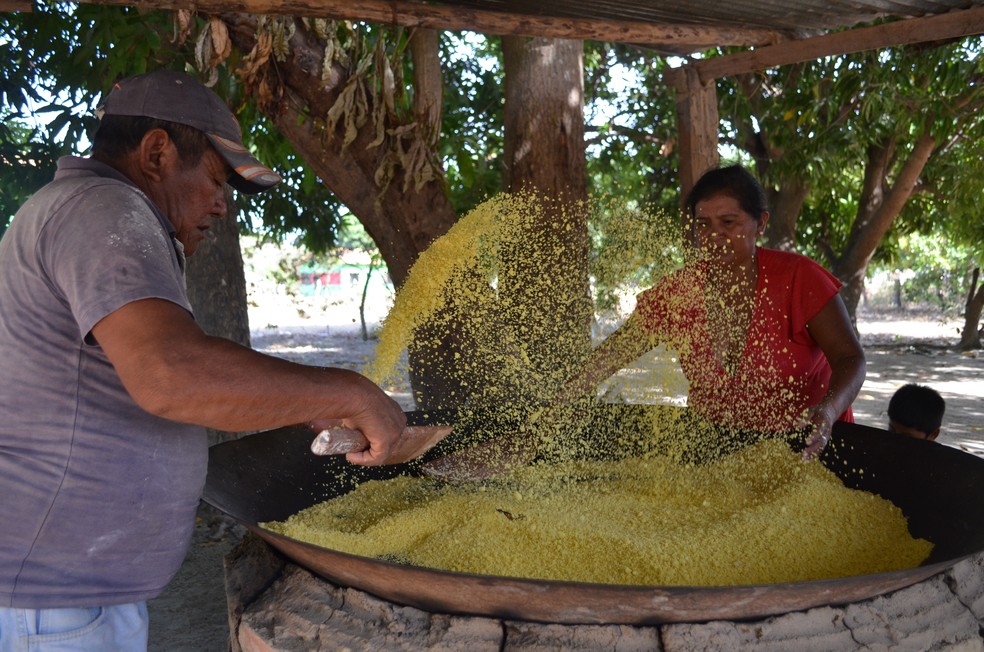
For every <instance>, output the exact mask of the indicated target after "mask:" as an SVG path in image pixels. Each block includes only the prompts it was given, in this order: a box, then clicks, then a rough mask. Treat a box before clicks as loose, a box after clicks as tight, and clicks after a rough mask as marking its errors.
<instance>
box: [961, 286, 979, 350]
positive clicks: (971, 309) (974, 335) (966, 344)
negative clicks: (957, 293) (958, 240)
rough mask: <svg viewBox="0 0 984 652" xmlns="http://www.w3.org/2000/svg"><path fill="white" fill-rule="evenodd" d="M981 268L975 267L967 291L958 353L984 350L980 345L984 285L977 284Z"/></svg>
mask: <svg viewBox="0 0 984 652" xmlns="http://www.w3.org/2000/svg"><path fill="white" fill-rule="evenodd" d="M980 278H981V268H980V267H975V268H974V272H973V274H972V276H971V280H970V288H969V289H968V291H967V303H966V304H965V308H964V325H963V330H962V331H961V333H960V342H959V343H958V344H957V350H958V351H970V350H973V349H980V348H984V346H982V345H981V314H982V313H984V283H979V281H980Z"/></svg>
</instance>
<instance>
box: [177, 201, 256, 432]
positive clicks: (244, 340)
mask: <svg viewBox="0 0 984 652" xmlns="http://www.w3.org/2000/svg"><path fill="white" fill-rule="evenodd" d="M228 205H229V206H232V205H233V204H232V202H231V201H230V202H228ZM205 235H206V237H205V240H203V241H202V243H201V244H200V245H199V247H198V250H197V251H196V252H195V255H194V256H190V257H189V258H188V264H187V266H186V272H185V280H186V283H187V285H188V299H189V301H191V307H192V309H193V310H194V312H195V320H196V321H197V322H198V324H199V326H201V327H202V329H203V330H204V331H205V332H206V333H208V334H209V335H214V336H216V337H224V338H226V339H228V340H232V341H233V342H236V343H238V344H242V345H243V346H249V345H250V339H249V314H248V312H247V309H246V277H245V274H244V272H243V256H242V250H241V249H240V247H239V227H238V225H237V224H236V217H235V215H229V216H228V217H226V218H225V219H222V220H214V221H213V223H212V228H211V229H209V230H208V231H207V232H206V234H205ZM236 437H237V434H236V433H230V432H222V431H218V430H211V429H210V430H209V431H208V438H209V445H211V444H217V443H220V442H223V441H228V440H230V439H235V438H236Z"/></svg>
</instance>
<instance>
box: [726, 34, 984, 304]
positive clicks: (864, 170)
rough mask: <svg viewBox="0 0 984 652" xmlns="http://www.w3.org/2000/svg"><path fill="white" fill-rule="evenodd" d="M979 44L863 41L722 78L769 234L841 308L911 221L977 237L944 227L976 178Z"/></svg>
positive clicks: (912, 226)
mask: <svg viewBox="0 0 984 652" xmlns="http://www.w3.org/2000/svg"><path fill="white" fill-rule="evenodd" d="M980 45H981V40H980V39H979V38H974V39H967V40H962V41H957V42H953V43H946V44H932V45H930V46H924V47H906V48H895V49H891V50H885V51H871V52H863V53H860V54H856V55H850V56H844V57H829V58H826V59H822V60H819V61H815V62H810V63H804V64H796V65H792V66H784V67H781V68H777V69H774V70H769V71H766V72H762V73H755V74H746V75H740V76H738V77H736V78H735V79H734V80H724V81H722V82H721V87H722V93H721V96H722V100H721V113H722V116H723V117H724V119H725V121H726V125H727V126H728V127H730V129H729V132H728V135H729V139H730V142H731V143H732V144H733V145H734V146H735V147H737V148H739V149H740V150H742V151H743V152H744V153H746V155H747V156H749V157H750V158H751V160H752V161H753V162H754V165H755V167H756V170H757V171H758V173H759V175H760V176H761V177H762V178H763V179H764V180H765V181H766V182H767V185H768V187H769V191H770V195H771V197H770V199H771V203H772V206H773V215H772V219H771V220H770V222H769V228H768V231H767V234H766V235H767V239H768V242H769V244H770V245H772V246H777V247H780V248H792V247H793V246H797V245H798V246H800V247H802V248H804V249H806V250H807V251H808V252H809V253H811V254H812V255H814V256H815V257H817V258H819V259H821V260H824V261H826V262H827V264H828V265H829V267H830V268H831V271H833V272H834V274H835V275H836V276H837V277H838V278H840V279H841V281H843V282H844V284H845V287H844V289H843V290H842V294H843V296H844V299H845V303H846V305H847V307H848V310H849V312H850V313H851V315H852V317H853V316H854V315H855V314H856V310H857V306H858V302H859V300H860V297H861V294H862V291H863V287H864V279H865V275H866V271H867V269H868V264H869V262H870V261H871V260H872V259H873V258H874V257H875V256H876V254H878V252H879V247H881V246H882V245H883V243H885V244H886V245H887V247H885V248H883V250H885V249H889V248H891V247H892V243H893V242H895V239H896V238H897V237H898V235H899V234H902V233H906V232H912V231H919V232H922V233H927V234H929V233H937V234H942V233H948V234H951V237H958V238H961V239H960V240H959V242H960V243H961V244H963V243H966V244H969V245H972V244H974V243H979V242H980V238H979V236H975V235H974V234H973V233H972V232H971V231H970V230H969V229H956V230H955V229H954V227H955V226H956V224H957V223H961V224H965V223H967V222H968V220H969V221H971V222H976V221H978V220H974V219H973V218H971V217H970V215H971V212H972V211H973V210H974V209H975V208H976V203H977V202H978V201H979V200H978V199H975V198H976V197H979V196H980V193H981V190H982V184H984V175H982V173H984V169H982V165H984V164H982V161H981V158H980V156H979V155H976V154H973V153H972V151H973V150H974V149H976V148H977V145H978V143H980V142H981V138H982V137H984V117H982V113H981V107H982V104H984V87H982V85H981V81H982V80H984V67H982V66H984V62H982V59H981V57H980ZM896 225H901V226H899V227H898V228H893V227H895V226H896ZM975 238H976V239H975Z"/></svg>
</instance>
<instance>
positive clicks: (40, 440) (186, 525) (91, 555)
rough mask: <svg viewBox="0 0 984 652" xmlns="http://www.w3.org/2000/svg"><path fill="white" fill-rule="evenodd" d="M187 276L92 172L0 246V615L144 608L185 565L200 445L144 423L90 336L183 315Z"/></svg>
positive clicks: (158, 218) (80, 174)
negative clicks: (128, 312)
mask: <svg viewBox="0 0 984 652" xmlns="http://www.w3.org/2000/svg"><path fill="white" fill-rule="evenodd" d="M183 267H184V257H183V254H182V252H181V248H180V245H179V244H178V243H177V241H175V240H174V238H173V228H172V227H171V226H170V223H169V222H168V221H167V219H166V218H165V217H164V216H163V215H162V214H161V213H160V211H159V210H158V209H157V208H156V207H154V205H153V204H152V203H151V202H150V200H149V199H148V198H147V197H146V196H145V195H144V194H143V193H142V192H141V191H140V190H139V189H137V188H136V186H134V185H133V184H132V183H130V182H129V181H128V180H127V179H126V178H125V177H123V176H122V175H121V174H119V173H118V172H116V171H115V170H113V169H112V168H110V167H109V166H106V165H103V164H101V163H98V162H96V161H92V160H89V159H81V158H75V157H68V158H63V159H61V160H60V161H59V162H58V172H57V174H56V175H55V179H54V181H52V182H51V183H50V184H48V185H47V186H45V187H44V188H42V189H41V190H39V191H38V192H37V193H36V194H35V195H34V196H33V197H32V198H31V199H30V200H29V201H28V202H27V203H26V204H24V206H23V207H22V208H21V210H20V211H19V212H18V213H17V215H16V216H15V217H14V220H13V222H12V223H11V225H10V227H9V228H8V230H7V232H6V234H5V235H4V236H3V238H2V239H0V606H8V607H21V608H55V607H79V606H99V605H110V604H119V603H126V602H136V601H141V600H146V599H149V598H152V597H154V596H156V595H157V594H159V593H160V592H161V590H162V589H163V588H164V586H165V585H166V584H167V583H168V581H170V579H171V578H172V577H173V576H174V573H175V572H177V570H178V567H179V566H180V565H181V562H182V560H183V559H184V555H185V553H186V551H187V548H188V545H189V543H190V540H191V533H192V529H193V527H194V515H195V511H196V509H197V505H198V499H199V497H200V495H201V490H202V486H203V484H204V481H205V470H206V465H207V458H208V454H207V453H208V451H207V442H206V435H205V431H204V429H203V428H201V427H198V426H191V425H188V424H182V423H177V422H174V421H168V420H166V419H162V418H159V417H156V416H153V415H151V414H149V413H148V412H145V411H144V410H143V409H141V408H140V407H139V406H138V405H137V404H136V403H135V402H134V401H133V399H132V398H131V397H130V395H129V394H128V393H127V392H126V390H125V389H124V387H123V385H122V383H121V382H120V379H119V377H118V376H117V375H116V372H115V370H114V369H113V366H112V365H111V364H110V363H109V361H108V359H107V358H106V356H105V354H104V353H103V351H102V348H101V347H100V346H98V343H96V342H94V341H93V339H92V337H91V334H90V331H91V329H92V327H93V326H94V325H95V324H96V323H98V322H99V321H100V320H101V319H102V318H103V317H105V316H106V315H109V314H110V313H112V312H114V311H115V310H117V309H119V308H121V307H122V306H124V305H126V304H127V303H130V302H132V301H137V300H140V299H146V298H159V299H164V300H167V301H171V302H174V303H175V304H177V305H179V306H181V307H182V308H184V309H186V310H188V311H189V312H190V311H191V306H190V305H189V303H188V298H187V293H186V290H185V285H184V273H183ZM188 381H189V382H193V379H191V378H189V379H188Z"/></svg>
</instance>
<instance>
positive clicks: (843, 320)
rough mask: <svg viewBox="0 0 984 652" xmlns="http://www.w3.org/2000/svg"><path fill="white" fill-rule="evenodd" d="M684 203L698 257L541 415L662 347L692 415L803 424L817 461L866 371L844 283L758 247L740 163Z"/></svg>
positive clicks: (466, 462)
mask: <svg viewBox="0 0 984 652" xmlns="http://www.w3.org/2000/svg"><path fill="white" fill-rule="evenodd" d="M687 210H688V213H689V214H690V217H691V218H692V219H693V226H694V231H693V237H694V244H696V246H697V250H698V251H697V253H698V256H697V257H698V258H699V260H698V261H696V262H694V263H691V264H688V265H686V266H685V267H684V268H683V269H681V270H679V271H677V272H675V273H673V274H670V275H669V276H668V277H666V278H665V279H663V280H662V281H661V282H660V283H659V284H657V285H656V286H654V287H653V288H651V289H649V290H646V291H645V292H643V293H641V294H640V295H639V297H638V300H637V302H636V309H635V311H634V312H633V313H632V314H631V315H630V316H629V318H628V319H627V320H626V321H625V323H624V324H622V326H621V327H619V329H618V330H616V331H615V332H614V333H612V334H611V335H610V336H609V337H608V338H607V339H606V340H605V341H604V342H603V343H602V344H601V345H600V346H599V347H598V348H596V349H595V350H594V351H593V352H592V353H591V355H590V356H589V359H588V361H587V364H585V365H584V367H583V368H582V369H581V371H580V372H579V373H578V374H576V375H575V377H574V378H573V379H572V380H570V381H569V382H568V383H566V384H565V385H564V387H563V389H562V390H561V391H560V392H559V393H558V395H557V396H555V398H554V399H553V400H552V401H551V407H550V408H548V409H547V410H546V412H545V413H541V414H539V415H538V416H537V418H536V420H537V421H538V422H540V423H551V422H555V421H557V420H558V417H557V414H552V415H550V416H546V415H547V414H549V413H552V412H555V411H556V410H558V409H560V408H561V406H563V405H565V404H568V403H570V402H571V401H573V400H575V399H578V398H580V397H582V396H584V395H586V394H589V393H592V392H593V391H594V390H595V388H596V387H597V386H598V384H599V383H601V382H602V381H603V380H605V379H606V378H608V377H609V376H611V375H612V374H613V373H615V372H616V371H618V370H619V369H622V368H623V367H625V366H626V365H628V364H630V363H631V362H632V361H634V360H636V359H638V358H639V357H640V356H641V355H643V354H644V353H646V352H647V351H649V350H651V349H653V348H655V347H656V346H657V345H658V344H660V343H665V344H666V345H667V346H668V347H670V348H672V349H674V350H676V351H677V354H678V355H679V358H680V365H681V367H682V368H683V372H684V374H685V375H686V376H687V380H688V381H689V385H690V389H689V395H688V400H687V406H688V412H689V413H692V414H694V415H696V416H698V417H701V418H703V419H705V420H707V421H710V422H711V423H712V424H714V425H718V426H725V427H726V428H734V429H736V430H741V431H754V432H785V431H789V430H792V429H796V428H800V427H803V428H806V429H807V430H808V434H807V435H806V441H805V442H804V449H803V456H804V457H805V458H807V459H812V458H814V457H816V456H817V455H819V454H820V452H821V451H822V450H823V449H824V448H825V447H826V445H827V443H828V442H829V441H830V431H831V428H832V426H833V423H834V421H836V420H838V419H841V420H845V421H853V416H852V414H851V403H852V402H853V401H854V399H855V397H857V395H858V392H859V391H860V389H861V384H862V383H863V382H864V377H865V359H864V351H863V350H862V349H861V344H860V343H859V342H858V339H857V336H856V335H855V332H854V328H853V327H852V325H851V322H850V319H849V318H848V315H847V310H846V309H845V307H844V303H843V302H842V301H841V298H840V295H839V294H838V290H839V289H840V282H839V281H838V280H837V279H836V278H835V277H834V276H833V275H831V274H830V273H829V272H827V271H826V270H824V269H823V268H822V267H820V266H819V265H817V264H816V263H815V262H813V261H812V260H810V259H809V258H807V257H805V256H801V255H799V254H794V253H789V252H784V251H776V250H772V249H765V248H761V247H757V246H756V244H755V243H756V240H757V239H758V238H759V237H760V236H761V235H762V233H763V232H764V231H765V225H766V224H767V223H768V221H769V212H768V211H767V210H766V208H765V194H764V193H763V191H762V187H761V186H760V185H759V183H758V181H756V180H755V177H753V176H752V175H751V174H750V173H749V172H748V171H747V170H745V169H744V168H742V167H740V166H732V167H726V168H718V169H715V170H711V171H709V172H707V173H705V174H704V176H702V177H701V178H700V180H698V181H697V183H696V184H695V185H694V188H693V190H691V191H690V195H689V196H688V198H687ZM689 434H693V433H689ZM538 448H539V447H538V444H536V442H532V441H525V442H524V443H523V444H522V445H519V446H513V447H511V448H509V447H506V448H503V447H501V446H499V444H498V442H495V441H493V442H487V443H486V444H484V445H479V446H477V447H475V448H473V449H469V450H466V451H463V452H459V453H456V454H452V455H449V456H447V457H445V458H441V459H439V460H435V461H432V462H429V463H428V464H427V465H425V472H427V473H428V474H430V475H434V476H439V477H446V478H460V479H476V478H481V477H486V476H489V475H494V474H497V473H501V472H503V471H505V470H508V469H509V468H511V467H514V466H516V465H519V464H522V463H524V462H528V461H530V460H531V459H532V458H533V457H535V456H536V455H537V452H538Z"/></svg>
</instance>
